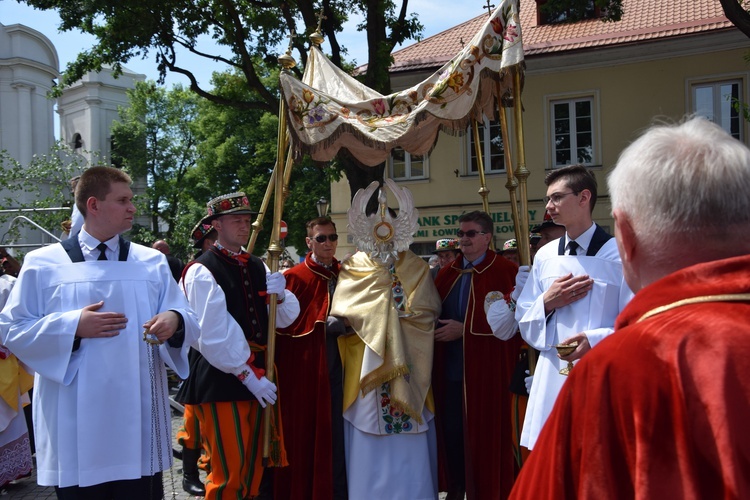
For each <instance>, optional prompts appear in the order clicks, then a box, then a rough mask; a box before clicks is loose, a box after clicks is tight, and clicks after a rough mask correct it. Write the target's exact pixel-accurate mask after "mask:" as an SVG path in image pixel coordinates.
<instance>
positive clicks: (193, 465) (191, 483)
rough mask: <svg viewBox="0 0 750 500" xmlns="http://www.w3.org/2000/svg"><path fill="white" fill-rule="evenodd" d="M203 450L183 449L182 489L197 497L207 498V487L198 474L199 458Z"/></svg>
mask: <svg viewBox="0 0 750 500" xmlns="http://www.w3.org/2000/svg"><path fill="white" fill-rule="evenodd" d="M200 456H201V450H200V449H198V450H191V449H190V448H182V489H183V490H185V491H186V492H188V493H190V494H191V495H193V496H196V497H203V496H206V487H205V486H203V483H201V478H200V474H199V473H198V458H200Z"/></svg>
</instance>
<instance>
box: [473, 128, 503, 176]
mask: <svg viewBox="0 0 750 500" xmlns="http://www.w3.org/2000/svg"><path fill="white" fill-rule="evenodd" d="M477 131H478V132H479V149H480V151H482V164H483V165H484V173H485V174H494V173H498V172H505V146H504V145H503V135H502V132H501V130H500V121H499V120H494V121H492V122H490V121H489V120H487V119H486V118H485V120H484V122H483V123H480V124H478V126H477ZM466 135H467V137H468V139H467V141H466V145H467V151H466V156H467V163H466V164H467V165H468V167H469V168H468V169H467V173H468V174H469V175H478V174H479V163H478V162H477V149H476V147H475V146H474V131H473V129H472V127H471V126H469V129H468V131H467V133H466Z"/></svg>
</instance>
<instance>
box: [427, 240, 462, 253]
mask: <svg viewBox="0 0 750 500" xmlns="http://www.w3.org/2000/svg"><path fill="white" fill-rule="evenodd" d="M458 246H459V245H458V240H457V239H456V238H443V239H442V240H437V241H436V242H435V251H433V252H432V253H440V252H448V251H453V252H458V251H460V248H458Z"/></svg>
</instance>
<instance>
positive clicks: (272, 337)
mask: <svg viewBox="0 0 750 500" xmlns="http://www.w3.org/2000/svg"><path fill="white" fill-rule="evenodd" d="M292 36H293V34H292V35H290V39H289V48H288V49H287V51H286V54H284V55H282V56H279V59H278V61H279V64H280V65H281V67H282V72H284V71H289V70H290V69H291V68H293V67H294V66H296V64H297V63H296V61H295V60H294V58H293V57H292ZM286 149H287V130H286V105H285V103H284V99H280V100H279V132H278V135H277V148H276V151H277V156H276V166H275V167H274V170H273V183H274V185H273V189H274V195H273V202H274V203H273V227H272V229H271V242H270V244H269V245H268V267H269V268H270V270H271V272H272V273H275V272H276V271H278V270H279V256H280V255H281V252H282V251H283V248H282V247H281V241H280V238H279V235H280V233H281V214H282V212H283V211H284V165H283V163H282V162H283V161H284V160H283V158H284V153H285V152H286ZM276 300H277V295H276V294H275V293H274V294H269V295H268V341H267V343H266V377H267V378H268V380H270V381H271V382H274V381H275V378H276V373H275V372H276V370H275V367H274V357H275V354H276V306H277V302H276ZM272 410H273V408H272V405H266V409H265V410H264V414H263V416H264V418H263V461H264V463H265V464H266V465H273V464H271V463H270V461H269V455H270V443H271V419H272V418H273V415H272Z"/></svg>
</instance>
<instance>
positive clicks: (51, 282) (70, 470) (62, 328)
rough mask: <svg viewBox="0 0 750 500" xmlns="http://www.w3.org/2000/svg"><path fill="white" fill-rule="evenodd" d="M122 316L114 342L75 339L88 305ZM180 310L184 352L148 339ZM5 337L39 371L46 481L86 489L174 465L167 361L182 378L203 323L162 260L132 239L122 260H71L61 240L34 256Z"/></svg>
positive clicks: (38, 423)
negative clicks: (158, 317)
mask: <svg viewBox="0 0 750 500" xmlns="http://www.w3.org/2000/svg"><path fill="white" fill-rule="evenodd" d="M101 300H103V301H104V306H103V307H102V308H101V309H99V311H101V312H106V311H113V312H124V313H125V315H126V317H127V319H128V322H127V326H126V328H124V329H122V330H120V334H119V335H117V336H115V337H110V338H96V339H91V338H89V339H82V340H81V343H80V347H79V349H77V350H76V351H73V342H74V336H75V332H76V328H77V326H78V321H79V318H80V316H81V309H82V308H83V307H85V306H88V305H91V304H94V303H97V302H99V301H101ZM167 310H174V311H177V312H178V313H180V314H181V315H182V317H183V319H184V324H185V340H184V343H183V345H182V347H180V348H173V347H170V346H169V345H168V344H167V343H166V342H165V343H164V344H162V345H158V346H152V345H149V344H147V343H146V342H144V341H143V324H144V323H145V322H146V321H148V320H149V319H151V318H152V317H153V316H154V315H155V314H157V313H160V312H163V311H167ZM0 331H1V332H2V341H3V343H4V344H5V345H7V346H8V347H9V348H10V349H11V350H12V351H13V352H14V353H15V354H16V355H17V356H18V358H19V359H20V360H22V361H23V362H24V363H25V364H27V365H28V366H29V367H30V368H32V369H33V370H35V371H36V378H35V385H34V399H33V404H34V432H35V433H36V448H37V469H38V470H37V478H38V482H39V484H40V485H43V486H54V485H57V486H60V487H67V486H74V485H79V486H82V487H85V486H91V485H94V484H100V483H103V482H109V481H115V480H121V479H136V478H140V477H141V476H149V475H153V474H154V473H156V472H159V471H162V470H166V469H168V468H169V467H170V465H171V460H172V453H171V448H172V444H171V423H170V413H169V402H168V390H167V380H166V369H165V364H166V365H167V366H169V367H170V368H171V369H172V370H174V371H175V373H176V374H177V375H178V376H179V377H181V378H185V377H187V375H188V361H187V351H188V347H189V346H190V344H191V343H193V342H194V341H195V339H196V338H197V336H198V323H197V320H196V318H195V316H194V313H193V312H192V310H191V309H190V308H189V306H188V304H187V301H186V299H185V296H184V295H183V293H182V291H181V290H180V289H179V288H178V286H177V284H176V283H175V281H174V279H173V278H172V275H171V273H170V272H169V266H168V265H167V261H166V259H165V258H164V256H163V255H162V254H161V253H160V252H158V251H156V250H153V249H150V248H146V247H143V246H140V245H136V244H131V245H130V251H129V255H128V258H127V261H125V262H118V261H102V262H97V261H90V262H78V263H72V262H71V260H70V257H68V254H67V253H66V252H65V250H64V249H63V248H62V246H61V245H59V244H56V245H51V246H48V247H45V248H42V249H39V250H36V251H34V252H31V253H29V254H28V255H27V256H26V258H25V261H24V264H23V267H22V269H21V274H20V276H19V280H18V282H17V284H16V286H15V288H14V289H13V291H12V292H11V295H10V298H9V300H8V303H7V304H6V306H5V308H4V309H3V311H2V313H0Z"/></svg>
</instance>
